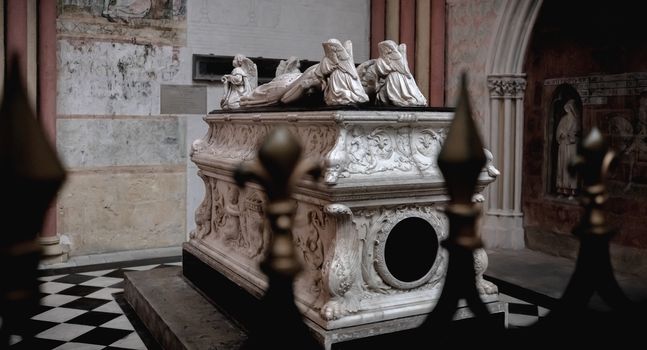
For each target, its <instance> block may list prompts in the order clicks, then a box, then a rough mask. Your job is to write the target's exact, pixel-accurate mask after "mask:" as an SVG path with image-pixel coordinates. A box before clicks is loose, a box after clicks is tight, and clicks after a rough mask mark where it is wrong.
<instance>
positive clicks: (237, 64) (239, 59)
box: [231, 54, 247, 67]
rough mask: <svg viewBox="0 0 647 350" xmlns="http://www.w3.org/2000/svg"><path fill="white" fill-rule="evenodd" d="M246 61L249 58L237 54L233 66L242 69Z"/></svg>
mask: <svg viewBox="0 0 647 350" xmlns="http://www.w3.org/2000/svg"><path fill="white" fill-rule="evenodd" d="M245 59H247V57H245V56H244V55H241V54H237V55H236V56H234V61H233V62H232V63H231V64H232V65H233V66H234V67H240V66H242V65H243V62H245Z"/></svg>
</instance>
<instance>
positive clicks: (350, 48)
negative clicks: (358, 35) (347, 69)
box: [344, 40, 355, 62]
mask: <svg viewBox="0 0 647 350" xmlns="http://www.w3.org/2000/svg"><path fill="white" fill-rule="evenodd" d="M344 49H345V50H346V53H347V54H348V56H349V57H350V61H351V62H355V59H354V58H353V42H352V41H350V40H346V41H345V42H344Z"/></svg>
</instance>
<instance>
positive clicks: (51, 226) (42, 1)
mask: <svg viewBox="0 0 647 350" xmlns="http://www.w3.org/2000/svg"><path fill="white" fill-rule="evenodd" d="M21 1H22V0H21ZM57 74H58V72H57V68H56V1H52V0H39V1H38V104H37V108H38V119H39V121H40V123H41V125H42V126H43V129H44V131H45V134H46V135H47V137H48V138H49V140H50V142H51V144H52V147H54V148H55V147H56V80H57ZM56 233H57V228H56V199H55V200H53V201H52V204H51V206H50V208H49V209H48V211H47V214H46V215H45V222H44V223H43V228H42V230H41V236H45V237H48V236H55V235H56Z"/></svg>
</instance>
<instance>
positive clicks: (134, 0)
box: [101, 0, 152, 22]
mask: <svg viewBox="0 0 647 350" xmlns="http://www.w3.org/2000/svg"><path fill="white" fill-rule="evenodd" d="M111 2H112V4H111ZM151 5H152V4H151V0H116V1H111V0H103V12H102V13H101V15H102V16H103V17H106V18H107V19H108V20H109V21H111V22H115V21H117V20H121V21H124V22H128V20H130V19H138V18H144V16H146V15H147V14H148V12H149V11H150V10H151Z"/></svg>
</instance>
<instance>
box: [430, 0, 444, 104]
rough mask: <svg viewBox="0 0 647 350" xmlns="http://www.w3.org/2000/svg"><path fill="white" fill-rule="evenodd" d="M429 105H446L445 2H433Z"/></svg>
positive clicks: (440, 0) (435, 0)
mask: <svg viewBox="0 0 647 350" xmlns="http://www.w3.org/2000/svg"><path fill="white" fill-rule="evenodd" d="M429 60H430V62H431V63H430V68H429V70H430V73H429V74H430V77H429V105H430V106H444V105H445V0H431V54H430V56H429Z"/></svg>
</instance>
